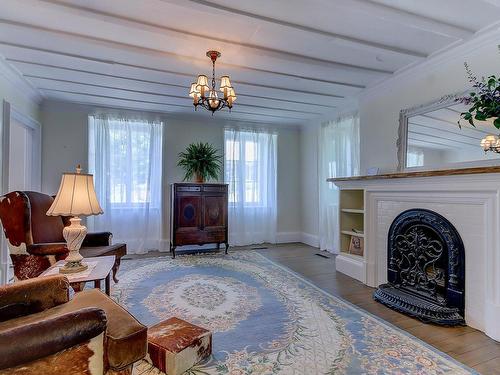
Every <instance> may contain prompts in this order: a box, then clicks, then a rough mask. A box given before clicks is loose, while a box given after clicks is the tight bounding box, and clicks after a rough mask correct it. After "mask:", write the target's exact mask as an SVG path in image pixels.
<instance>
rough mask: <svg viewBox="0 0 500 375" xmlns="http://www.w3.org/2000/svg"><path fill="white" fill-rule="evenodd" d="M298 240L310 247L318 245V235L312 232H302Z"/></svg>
mask: <svg viewBox="0 0 500 375" xmlns="http://www.w3.org/2000/svg"><path fill="white" fill-rule="evenodd" d="M300 242H302V243H305V244H306V245H309V246H312V247H319V237H318V236H316V235H314V234H310V233H305V232H302V235H301V239H300Z"/></svg>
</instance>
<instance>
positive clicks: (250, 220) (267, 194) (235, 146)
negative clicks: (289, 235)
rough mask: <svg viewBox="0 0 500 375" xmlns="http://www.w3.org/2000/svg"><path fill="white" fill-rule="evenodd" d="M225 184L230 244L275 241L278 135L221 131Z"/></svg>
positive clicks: (254, 131) (251, 131)
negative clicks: (222, 134) (227, 186)
mask: <svg viewBox="0 0 500 375" xmlns="http://www.w3.org/2000/svg"><path fill="white" fill-rule="evenodd" d="M224 147H225V148H224V154H225V162H224V181H225V182H226V183H228V184H229V213H228V216H229V223H228V224H229V242H230V243H231V245H237V246H240V245H250V244H258V243H264V242H270V243H275V242H276V221H277V209H276V174H277V173H276V166H277V159H276V157H277V135H276V134H271V133H268V132H262V131H256V130H239V129H226V130H224Z"/></svg>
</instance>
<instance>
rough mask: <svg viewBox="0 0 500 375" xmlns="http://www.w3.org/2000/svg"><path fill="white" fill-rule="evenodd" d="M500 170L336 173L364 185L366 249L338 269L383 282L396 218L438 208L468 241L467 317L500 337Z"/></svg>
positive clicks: (342, 183) (341, 183) (352, 184)
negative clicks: (348, 175) (396, 174)
mask: <svg viewBox="0 0 500 375" xmlns="http://www.w3.org/2000/svg"><path fill="white" fill-rule="evenodd" d="M491 170H493V169H491ZM491 170H490V171H491ZM487 171H488V170H486V172H487ZM496 172H498V171H497V170H496V169H495V173H485V172H477V173H476V172H473V173H465V174H462V173H458V174H446V173H443V174H433V175H425V174H424V175H417V176H411V175H410V176H404V175H401V177H400V178H395V177H390V178H387V177H384V176H382V177H380V178H376V177H374V176H370V178H368V179H367V178H359V177H357V178H353V179H332V181H333V182H334V183H335V184H336V185H337V186H338V187H339V188H340V189H341V190H354V189H356V190H363V191H364V225H365V228H364V236H365V254H364V257H363V258H361V261H360V262H358V263H357V264H355V263H350V264H349V266H348V267H347V268H346V267H344V268H342V267H343V266H342V262H340V264H341V267H340V268H341V269H340V271H343V270H346V269H347V270H352V272H353V274H351V276H353V277H356V275H358V276H360V275H361V276H360V277H356V278H358V279H360V280H361V281H363V282H365V283H366V284H367V285H369V286H372V287H376V286H378V285H380V284H382V283H385V282H386V281H387V235H388V231H389V227H390V225H391V223H392V222H393V220H394V219H395V218H396V216H397V215H399V214H400V213H401V212H403V211H405V210H408V209H411V208H426V209H430V210H432V211H435V212H437V213H438V214H441V215H442V216H444V217H445V218H446V219H448V220H449V221H450V222H451V223H452V224H453V225H454V226H455V228H456V229H457V231H458V233H459V234H460V236H461V237H462V240H463V243H464V247H465V320H466V322H467V324H468V325H469V326H471V327H474V328H477V329H479V330H481V331H483V332H485V333H486V334H487V335H488V336H490V337H492V338H493V339H495V340H499V341H500V319H499V317H500V238H499V232H500V220H499V214H500V205H499V195H500V173H496ZM405 177H411V178H405ZM356 267H357V268H356ZM346 273H349V272H346ZM360 273H361V274H360Z"/></svg>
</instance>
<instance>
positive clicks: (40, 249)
mask: <svg viewBox="0 0 500 375" xmlns="http://www.w3.org/2000/svg"><path fill="white" fill-rule="evenodd" d="M26 251H27V252H28V254H31V255H64V254H68V253H69V251H68V248H67V247H66V244H65V243H64V242H54V243H35V244H32V245H28V246H26Z"/></svg>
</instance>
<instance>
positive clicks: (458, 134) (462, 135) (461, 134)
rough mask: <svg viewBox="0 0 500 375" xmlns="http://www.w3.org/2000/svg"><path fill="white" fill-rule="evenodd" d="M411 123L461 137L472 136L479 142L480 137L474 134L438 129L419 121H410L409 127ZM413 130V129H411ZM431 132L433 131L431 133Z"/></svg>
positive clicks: (471, 137)
mask: <svg viewBox="0 0 500 375" xmlns="http://www.w3.org/2000/svg"><path fill="white" fill-rule="evenodd" d="M410 125H414V126H416V127H420V128H426V129H430V130H434V131H437V132H442V133H447V134H453V135H457V136H459V137H464V138H470V139H473V140H474V141H475V142H479V139H478V138H477V137H473V136H472V135H467V134H465V133H463V132H462V133H458V132H456V131H451V130H449V129H437V128H436V127H434V126H432V125H424V124H419V123H418V122H408V128H409V126H410ZM409 131H411V130H409ZM429 134H431V133H429Z"/></svg>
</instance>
